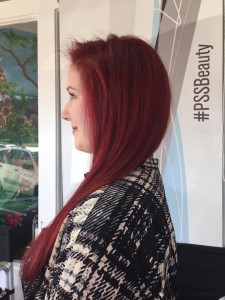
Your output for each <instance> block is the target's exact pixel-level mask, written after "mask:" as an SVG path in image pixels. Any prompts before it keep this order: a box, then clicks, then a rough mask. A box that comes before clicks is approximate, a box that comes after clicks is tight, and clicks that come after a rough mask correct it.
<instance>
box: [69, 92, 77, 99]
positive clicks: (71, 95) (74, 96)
mask: <svg viewBox="0 0 225 300" xmlns="http://www.w3.org/2000/svg"><path fill="white" fill-rule="evenodd" d="M69 95H70V99H76V98H77V96H76V95H75V94H73V93H69Z"/></svg>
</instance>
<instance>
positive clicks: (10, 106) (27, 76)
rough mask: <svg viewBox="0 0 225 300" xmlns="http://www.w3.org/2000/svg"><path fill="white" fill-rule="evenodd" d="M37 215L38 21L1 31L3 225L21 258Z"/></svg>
mask: <svg viewBox="0 0 225 300" xmlns="http://www.w3.org/2000/svg"><path fill="white" fill-rule="evenodd" d="M37 213H38V82H37V22H28V23H23V24H15V25H11V26H10V27H0V225H5V226H9V227H10V230H11V231H13V232H14V234H16V235H17V237H18V238H17V239H16V244H15V245H13V249H14V252H15V253H14V257H15V258H18V259H19V258H20V257H21V254H22V252H23V248H24V247H26V245H27V243H28V242H29V241H30V240H31V239H32V237H33V232H34V220H37ZM14 234H13V235H14Z"/></svg>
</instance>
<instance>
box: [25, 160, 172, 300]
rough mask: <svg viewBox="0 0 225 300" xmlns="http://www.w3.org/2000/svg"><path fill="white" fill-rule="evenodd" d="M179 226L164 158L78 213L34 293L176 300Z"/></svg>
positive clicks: (101, 192) (115, 185) (34, 296)
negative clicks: (171, 205) (160, 164)
mask: <svg viewBox="0 0 225 300" xmlns="http://www.w3.org/2000/svg"><path fill="white" fill-rule="evenodd" d="M176 273H177V254H176V242H175V235H174V230H173V225H172V222H171V218H170V213H169V210H168V206H167V202H166V198H165V194H164V188H163V185H162V180H161V176H160V173H159V170H158V161H157V160H156V159H147V160H146V161H145V163H144V164H143V165H142V166H140V167H139V168H138V169H137V170H135V171H134V172H132V173H131V174H130V175H129V176H126V177H125V178H123V179H122V180H119V181H116V182H114V183H112V184H110V185H107V186H104V187H103V188H102V189H101V190H98V191H96V192H95V193H93V194H92V195H90V196H89V197H87V198H86V199H85V200H84V201H83V202H82V203H80V205H79V206H78V207H76V208H75V209H74V210H73V211H71V212H70V214H69V215H68V217H67V218H66V219H65V221H64V223H63V224H62V227H61V230H60V232H59V234H58V237H57V240H56V243H55V246H54V249H53V252H52V255H51V258H50V260H49V264H48V266H47V267H46V269H45V270H43V275H42V276H40V278H38V279H37V281H36V282H35V284H34V286H33V289H32V290H31V289H28V287H25V300H26V299H32V300H33V299H57V300H59V299H81V300H83V299H88V300H91V299H93V300H101V299H102V300H103V299H104V300H109V299H115V300H125V299H126V300H136V299H139V300H140V299H167V300H168V299H175V298H176V291H175V290H176Z"/></svg>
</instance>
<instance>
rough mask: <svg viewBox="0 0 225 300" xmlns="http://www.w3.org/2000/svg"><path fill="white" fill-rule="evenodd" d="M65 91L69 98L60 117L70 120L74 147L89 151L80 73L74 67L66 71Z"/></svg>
mask: <svg viewBox="0 0 225 300" xmlns="http://www.w3.org/2000/svg"><path fill="white" fill-rule="evenodd" d="M67 91H68V94H69V100H68V102H67V104H66V106H65V107H64V109H63V112H62V118H63V119H64V120H66V121H70V123H71V127H72V134H73V136H74V137H75V141H74V145H75V147H76V148H77V149H78V150H80V151H83V152H88V153H90V152H91V147H90V134H89V129H88V122H87V119H86V115H85V113H84V100H83V93H82V84H81V79H80V74H79V72H78V71H76V69H75V68H70V70H69V72H68V81H67Z"/></svg>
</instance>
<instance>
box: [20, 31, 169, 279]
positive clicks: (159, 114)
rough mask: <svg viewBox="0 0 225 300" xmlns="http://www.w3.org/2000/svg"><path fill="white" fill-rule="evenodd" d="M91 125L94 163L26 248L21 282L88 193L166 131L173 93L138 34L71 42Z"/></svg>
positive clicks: (136, 160)
mask: <svg viewBox="0 0 225 300" xmlns="http://www.w3.org/2000/svg"><path fill="white" fill-rule="evenodd" d="M68 54H69V58H70V62H71V65H72V66H74V67H75V68H76V69H77V70H78V71H79V73H80V78H81V81H82V90H83V91H84V93H85V94H84V99H85V111H86V114H87V118H88V120H89V122H90V124H91V128H92V129H91V130H92V132H91V133H92V149H93V162H92V166H91V169H90V171H89V173H88V175H87V176H86V177H85V178H84V180H83V182H82V183H81V184H80V186H79V187H78V189H77V190H76V192H75V193H74V195H73V196H72V197H71V198H70V200H69V201H68V202H67V203H66V205H65V206H64V207H63V209H62V210H61V211H60V212H59V214H58V215H57V216H56V217H55V219H54V220H53V221H52V223H51V224H50V225H49V226H48V227H46V228H45V229H44V230H42V232H41V234H40V235H39V236H38V238H37V239H36V240H34V241H32V242H31V244H30V247H29V248H28V249H27V250H26V252H25V254H24V256H23V259H22V267H21V277H22V280H23V281H26V282H30V283H32V282H33V281H34V279H35V278H36V277H37V276H38V274H39V273H40V271H41V270H42V269H43V267H44V266H45V265H46V264H47V263H48V260H49V257H50V255H51V252H52V249H53V246H54V243H55V240H56V237H57V234H58V232H59V229H60V226H61V224H62V222H63V221H64V219H65V217H66V216H67V215H68V213H69V212H70V211H71V210H72V209H74V207H75V206H76V205H77V204H78V203H79V202H80V201H81V200H82V199H84V198H85V197H87V196H88V195H89V194H90V193H92V192H94V191H95V190H97V189H98V188H100V187H101V186H104V185H106V184H109V183H111V182H113V181H115V180H118V179H120V178H122V177H124V176H126V175H127V174H128V173H129V172H131V171H132V170H134V169H135V168H136V167H137V166H139V165H140V164H141V163H143V162H144V161H145V159H146V158H148V157H150V156H152V155H153V153H154V152H155V150H156V149H157V148H158V146H159V144H160V142H161V141H162V139H163V136H164V134H165V131H166V128H167V125H168V120H169V114H170V103H171V93H170V85H169V79H168V75H167V72H166V69H165V67H164V65H163V63H162V61H161V59H160V57H159V56H158V54H157V53H156V51H155V50H154V49H153V48H152V47H151V46H150V45H149V44H148V43H146V42H145V41H143V40H142V39H139V38H137V37H134V36H122V37H118V36H116V35H109V36H108V37H107V39H105V40H103V39H96V40H93V41H86V42H78V41H74V42H72V43H71V45H70V47H69V49H68Z"/></svg>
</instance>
